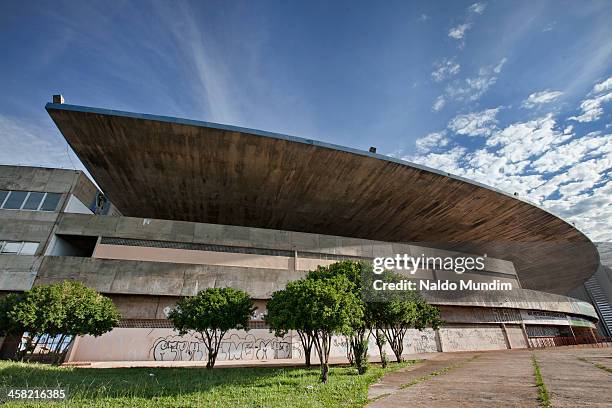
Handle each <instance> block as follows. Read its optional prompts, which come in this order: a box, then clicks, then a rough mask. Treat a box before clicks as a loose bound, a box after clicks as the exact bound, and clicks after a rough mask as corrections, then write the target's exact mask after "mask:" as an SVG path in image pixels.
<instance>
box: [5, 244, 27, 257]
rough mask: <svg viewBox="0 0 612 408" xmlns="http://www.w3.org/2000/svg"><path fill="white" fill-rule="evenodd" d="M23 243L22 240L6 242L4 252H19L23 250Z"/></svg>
mask: <svg viewBox="0 0 612 408" xmlns="http://www.w3.org/2000/svg"><path fill="white" fill-rule="evenodd" d="M22 245H23V243H21V242H5V243H4V246H3V247H2V253H3V254H18V253H19V250H21V246H22Z"/></svg>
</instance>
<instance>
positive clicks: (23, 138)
mask: <svg viewBox="0 0 612 408" xmlns="http://www.w3.org/2000/svg"><path fill="white" fill-rule="evenodd" d="M54 134H56V132H53V129H52V128H45V127H42V126H38V125H35V124H32V123H31V122H27V123H26V122H24V121H20V120H17V119H15V118H12V117H8V116H5V115H0V140H2V148H1V149H0V163H2V164H12V165H22V166H42V167H62V168H71V169H80V170H84V167H83V165H82V164H81V162H80V161H79V159H78V158H77V157H76V155H75V154H74V153H73V152H72V149H70V147H68V144H67V143H66V141H62V140H60V139H59V137H53V136H51V135H54Z"/></svg>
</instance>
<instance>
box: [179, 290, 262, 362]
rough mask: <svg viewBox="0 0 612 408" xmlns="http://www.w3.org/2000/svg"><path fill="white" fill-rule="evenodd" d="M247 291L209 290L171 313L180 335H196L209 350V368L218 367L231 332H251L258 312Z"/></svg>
mask: <svg viewBox="0 0 612 408" xmlns="http://www.w3.org/2000/svg"><path fill="white" fill-rule="evenodd" d="M255 309H256V308H255V307H253V301H252V300H251V298H250V297H249V295H248V294H247V293H246V292H243V291H241V290H236V289H233V288H208V289H205V290H202V291H200V292H199V293H198V294H197V295H195V296H190V297H185V298H182V299H180V300H179V301H178V302H177V304H176V307H175V308H174V309H173V310H172V311H171V312H170V313H169V314H168V319H170V321H172V323H173V324H174V327H175V328H176V329H177V330H178V331H179V333H180V334H181V335H183V334H187V333H188V332H191V331H193V332H196V333H197V334H199V335H200V338H201V339H202V342H203V343H204V347H206V351H207V363H206V368H209V369H212V368H213V367H214V366H215V362H216V360H217V355H218V353H219V347H220V346H221V340H223V337H224V336H225V334H226V333H227V332H228V331H229V330H231V329H240V330H249V320H250V318H251V315H252V314H253V312H254V311H255Z"/></svg>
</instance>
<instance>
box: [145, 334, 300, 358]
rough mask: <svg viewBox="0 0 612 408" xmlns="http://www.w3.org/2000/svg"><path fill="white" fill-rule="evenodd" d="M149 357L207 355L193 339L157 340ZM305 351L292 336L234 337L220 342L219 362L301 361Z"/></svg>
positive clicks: (160, 338) (199, 356) (195, 356)
mask: <svg viewBox="0 0 612 408" xmlns="http://www.w3.org/2000/svg"><path fill="white" fill-rule="evenodd" d="M150 354H151V356H152V357H153V359H154V360H155V361H202V360H204V361H205V360H206V356H207V352H206V346H205V345H204V343H203V342H202V341H201V340H199V339H198V338H196V337H194V336H175V335H171V336H165V337H158V338H157V339H155V341H154V342H153V347H152V348H151V350H150ZM301 357H302V350H301V348H300V347H299V346H298V344H296V343H293V342H292V339H291V336H286V337H284V338H279V337H269V338H261V337H255V336H253V335H252V334H246V335H245V336H244V337H242V336H239V335H237V334H232V335H230V336H227V337H225V338H224V339H223V340H222V341H221V346H220V347H219V355H218V356H217V360H219V361H224V360H271V359H277V358H301Z"/></svg>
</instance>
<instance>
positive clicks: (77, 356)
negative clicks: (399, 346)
mask: <svg viewBox="0 0 612 408" xmlns="http://www.w3.org/2000/svg"><path fill="white" fill-rule="evenodd" d="M47 110H48V111H49V113H50V115H51V117H52V118H53V119H54V121H55V122H56V124H57V125H58V127H59V128H60V130H61V131H62V133H63V134H64V136H65V137H66V139H67V140H68V142H69V143H70V144H71V146H72V147H73V149H74V150H75V152H76V153H77V155H79V157H80V158H81V160H82V161H83V163H84V164H85V166H86V167H87V168H88V170H89V172H90V173H91V174H92V176H93V177H94V179H95V180H96V183H97V185H99V186H100V187H101V188H103V189H104V194H102V192H101V191H100V190H99V189H98V188H97V187H96V185H95V184H94V183H92V182H91V181H90V180H89V178H88V177H87V176H86V175H85V174H84V173H83V172H80V171H74V170H61V169H48V168H35V167H19V166H0V220H1V223H0V291H2V292H3V293H7V292H15V291H25V290H28V289H30V288H31V287H32V286H35V285H40V284H47V283H54V282H59V281H62V280H79V281H82V282H83V283H84V284H85V285H87V286H89V287H91V288H93V289H95V290H97V291H99V292H101V293H103V294H105V295H107V296H109V297H110V298H111V299H112V300H113V302H114V303H115V304H116V305H117V307H118V308H119V310H120V312H121V314H122V321H121V324H120V327H118V328H116V329H114V330H112V331H111V332H109V333H107V334H105V335H103V336H100V337H97V338H94V337H90V336H85V337H82V338H77V339H76V340H75V341H74V343H73V344H72V347H71V350H70V353H69V357H68V359H69V361H72V362H83V361H145V360H155V361H168V360H191V361H193V360H200V359H205V355H204V349H203V345H202V344H200V342H199V341H198V340H197V339H196V338H193V337H191V336H188V335H187V336H178V333H177V332H175V331H174V330H173V329H172V327H171V325H170V323H169V321H168V320H167V319H166V315H167V313H168V311H169V310H170V308H172V307H173V306H174V304H175V303H176V301H177V300H178V299H179V298H180V297H182V296H191V295H195V294H196V293H197V292H198V291H199V290H201V289H204V288H207V287H226V286H230V287H234V288H236V289H241V290H244V291H246V292H247V293H249V294H250V296H251V297H252V298H253V299H254V302H255V305H256V306H257V310H256V312H255V313H254V315H253V317H252V320H251V323H250V326H251V330H250V331H248V332H244V331H234V332H231V333H229V334H228V335H227V337H226V339H225V340H224V343H223V344H222V347H221V351H220V354H219V360H232V361H246V360H273V359H286V358H295V359H299V358H301V357H302V353H303V350H301V346H300V342H299V339H298V338H297V335H294V334H293V333H289V334H288V335H287V336H286V337H285V338H276V337H274V336H273V335H272V334H271V333H270V332H269V330H268V328H267V327H266V325H265V322H264V320H263V316H264V315H265V312H266V300H267V299H269V298H270V296H271V295H272V293H273V292H274V291H276V290H279V289H282V288H283V287H284V286H285V285H286V284H287V282H289V281H291V280H295V279H299V278H301V277H303V276H305V275H306V274H307V272H308V271H309V270H312V269H314V268H316V267H317V266H318V265H328V264H330V263H333V262H336V261H338V260H343V259H354V260H368V261H371V260H372V259H374V258H376V257H388V256H394V255H395V254H411V255H413V256H418V254H426V255H428V256H440V257H457V256H464V255H465V254H483V253H486V254H488V256H487V258H486V262H485V268H484V270H480V271H476V270H471V271H466V272H465V273H463V274H461V275H457V274H455V273H453V272H449V271H445V270H436V269H419V270H418V271H417V272H416V273H415V274H414V275H412V276H410V278H412V279H421V280H425V281H447V280H448V281H459V280H468V279H469V280H472V281H473V282H485V283H490V282H494V281H497V282H505V283H511V284H512V286H513V288H514V289H513V290H512V291H510V292H503V291H474V292H470V293H467V294H465V295H463V296H459V297H457V296H455V297H453V296H451V297H448V296H441V295H440V294H439V293H435V292H431V293H430V292H424V293H423V295H424V296H425V297H426V298H427V300H428V301H430V302H431V303H433V304H435V305H437V306H438V307H440V309H441V312H442V318H443V319H444V321H445V325H444V326H443V327H442V328H440V329H439V330H436V331H433V330H431V329H426V330H424V331H422V332H419V331H416V330H415V331H412V332H410V333H409V335H408V336H407V338H406V343H407V344H406V349H405V351H406V353H413V352H442V351H462V350H489V349H507V348H521V347H528V346H529V344H530V342H531V343H533V342H534V341H537V339H543V338H546V339H552V338H558V337H566V338H574V339H576V338H585V337H588V336H594V335H595V333H594V331H593V328H595V325H596V323H597V320H598V317H597V313H596V312H595V310H594V308H593V306H591V305H590V304H589V303H587V302H584V301H580V300H577V299H574V298H571V297H568V296H566V294H567V293H568V291H569V290H570V289H572V288H575V287H577V286H579V285H582V284H583V283H584V281H586V280H587V279H588V278H589V277H590V276H591V275H592V274H593V272H595V270H596V268H597V265H598V262H599V260H598V257H597V251H596V249H594V246H593V245H592V243H590V241H589V240H588V239H587V238H586V237H584V236H583V235H582V234H580V233H579V232H578V231H577V230H575V228H573V227H572V226H570V225H569V224H567V223H564V222H563V221H562V220H559V219H558V218H556V217H554V216H552V215H550V214H548V213H546V212H544V211H543V210H541V209H538V208H537V207H535V206H532V205H530V204H528V203H525V202H523V201H520V200H517V199H516V198H514V197H510V196H507V195H503V194H501V193H499V192H496V191H493V190H491V189H489V188H486V187H484V186H480V185H476V184H473V183H472V184H470V183H469V182H467V181H465V180H461V179H457V178H453V177H451V176H450V175H446V174H440V173H436V172H434V171H432V170H430V169H423V168H419V167H414V166H411V165H409V164H407V163H397V162H395V163H393V162H384V159H382V158H381V157H378V155H371V154H367V153H364V152H357V151H352V150H341V149H339V148H338V147H334V146H329V145H319V144H317V143H318V142H313V141H307V140H303V139H297V138H289V137H285V136H283V137H279V136H278V135H273V134H261V133H256V132H255V131H251V133H248V132H246V131H245V130H244V129H239V128H227V127H225V128H221V127H220V126H221V125H214V124H208V123H202V122H193V121H184V120H179V119H174V118H160V117H148V116H147V115H139V114H129V113H125V112H115V111H103V110H97V109H93V108H84V107H74V106H71V105H63V104H49V105H47ZM202 132H203V133H202ZM158 136H159V137H158ZM345 155H353V156H358V157H352V159H354V161H353V162H352V163H349V162H347V166H346V168H344V167H343V166H344V164H343V160H344V156H345ZM172 163H174V165H172ZM377 166H382V167H377ZM322 169H327V173H333V172H334V171H336V172H339V173H337V174H327V175H324V173H319V172H320V171H321V170H322ZM385 172H388V173H389V175H387V174H383V173H385ZM402 172H406V174H404V173H402ZM372 173H374V174H375V175H376V178H373V179H372V178H371V177H372V176H371V175H372ZM389 177H392V178H389ZM407 180H410V183H411V184H410V186H408V185H406V184H405V183H406V181H407ZM376 182H379V183H380V184H384V185H385V188H384V189H382V190H381V189H380V187H379V186H377V185H376ZM436 183H437V184H436ZM329 184H333V189H332V190H327V189H328V187H329ZM415 188H416V189H420V190H421V191H420V194H416V193H418V191H417V192H415ZM355 189H361V191H357V192H354V190H355ZM398 189H399V192H398V191H397V190H398ZM402 189H404V190H406V192H404V193H402ZM315 193H316V194H315ZM354 194H355V195H354ZM423 195H425V198H426V200H425V201H423V202H424V203H427V204H423V203H421V202H420V200H422V199H423ZM442 195H445V199H444V200H442V199H441V198H440V197H442ZM406 209H407V210H406ZM404 210H406V211H404ZM475 212H476V213H475ZM406 214H407V215H409V217H408V216H407V215H406ZM383 237H387V238H385V239H381V238H383ZM491 237H496V239H492V238H491ZM530 237H532V238H533V239H532V240H530V239H529V238H530ZM554 237H556V238H554ZM558 238H561V240H560V242H557V241H555V240H554V239H558ZM568 245H569V248H571V250H572V251H574V252H573V253H572V254H570V255H569V256H568V254H567V252H568ZM570 252H571V251H570ZM536 255H540V256H536ZM573 263H575V264H573ZM371 350H372V351H373V350H376V347H372V348H371ZM345 352H346V344H345V342H344V340H343V339H342V337H337V338H335V339H334V344H333V349H332V355H336V356H343V355H344V354H345ZM373 352H374V351H373Z"/></svg>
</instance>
